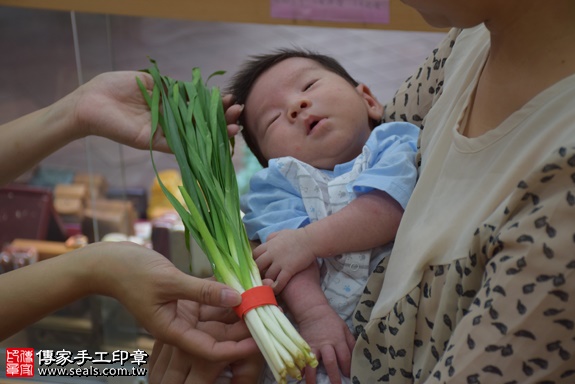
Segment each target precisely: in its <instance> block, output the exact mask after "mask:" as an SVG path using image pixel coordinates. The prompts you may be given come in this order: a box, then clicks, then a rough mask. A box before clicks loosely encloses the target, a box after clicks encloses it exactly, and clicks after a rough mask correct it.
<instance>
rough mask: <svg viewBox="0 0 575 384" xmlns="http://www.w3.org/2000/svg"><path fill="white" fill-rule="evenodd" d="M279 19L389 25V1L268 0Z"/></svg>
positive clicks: (273, 15)
mask: <svg viewBox="0 0 575 384" xmlns="http://www.w3.org/2000/svg"><path fill="white" fill-rule="evenodd" d="M270 2H271V3H270V4H271V16H272V17H275V18H279V19H293V20H322V21H339V22H355V23H373V24H377V23H380V24H387V23H389V0H270Z"/></svg>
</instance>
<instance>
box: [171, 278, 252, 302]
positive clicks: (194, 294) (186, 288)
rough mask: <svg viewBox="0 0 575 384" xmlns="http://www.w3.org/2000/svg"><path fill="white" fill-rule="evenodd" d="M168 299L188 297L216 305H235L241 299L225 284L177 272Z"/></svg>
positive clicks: (237, 293) (238, 294)
mask: <svg viewBox="0 0 575 384" xmlns="http://www.w3.org/2000/svg"><path fill="white" fill-rule="evenodd" d="M173 283H174V285H173V287H172V290H171V292H168V294H167V295H168V296H169V297H170V299H173V300H174V299H188V300H192V301H195V302H198V303H202V304H208V305H213V306H216V307H235V306H237V305H239V304H240V303H241V301H242V297H241V295H240V293H239V292H238V291H236V290H234V289H232V288H230V287H228V286H226V285H225V284H222V283H218V282H215V281H210V280H206V279H200V278H197V277H193V276H189V275H186V274H185V273H183V272H182V273H178V274H176V276H175V277H174V280H173Z"/></svg>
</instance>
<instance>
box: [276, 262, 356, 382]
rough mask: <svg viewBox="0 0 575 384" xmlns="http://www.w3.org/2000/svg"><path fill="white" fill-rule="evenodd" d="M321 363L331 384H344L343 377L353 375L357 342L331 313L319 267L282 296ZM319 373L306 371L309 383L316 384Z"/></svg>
mask: <svg viewBox="0 0 575 384" xmlns="http://www.w3.org/2000/svg"><path fill="white" fill-rule="evenodd" d="M281 297H282V299H283V301H284V302H285V304H286V305H287V306H288V309H289V311H290V313H291V314H292V315H293V317H294V320H295V322H296V323H297V325H298V328H299V333H300V334H301V336H302V337H303V338H304V339H305V340H306V341H307V342H308V344H309V345H310V347H311V349H312V351H313V353H315V354H316V357H317V358H318V360H320V361H322V362H323V365H324V367H325V369H326V371H327V374H328V376H329V378H330V382H331V383H341V374H340V371H341V373H343V375H345V376H346V377H349V375H350V367H351V353H352V351H353V347H354V345H355V338H354V337H353V335H352V334H351V332H350V331H349V328H348V327H347V325H346V323H345V322H344V321H343V320H342V319H341V317H339V315H338V314H337V313H336V312H335V311H334V310H333V309H332V307H331V306H330V305H329V302H328V301H327V299H326V297H325V294H324V293H323V291H322V290H321V287H320V280H319V269H318V266H317V263H312V264H311V265H310V266H309V267H308V268H306V269H305V270H304V271H302V272H300V273H298V274H297V275H295V276H294V277H293V278H292V279H291V280H290V283H289V284H288V285H287V286H286V287H285V289H284V290H283V292H282V295H281ZM315 376H316V369H314V368H310V367H306V371H305V377H306V382H308V383H310V382H315V381H313V379H312V378H315Z"/></svg>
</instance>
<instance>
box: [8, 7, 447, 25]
mask: <svg viewBox="0 0 575 384" xmlns="http://www.w3.org/2000/svg"><path fill="white" fill-rule="evenodd" d="M0 6H13V7H24V8H38V9H50V10H60V11H72V10H73V11H76V12H87V13H100V14H112V15H129V16H142V17H159V18H174V19H189V20H198V21H223V22H239V23H257V24H284V25H309V26H323V27H342V28H367V29H392V30H403V31H435V32H437V31H441V30H440V29H436V28H432V27H430V26H429V25H427V23H426V22H425V21H424V20H423V18H422V17H421V16H420V15H419V13H418V12H417V11H415V10H413V9H412V8H410V7H408V6H406V5H404V4H403V3H402V2H401V0H390V5H389V8H390V11H389V12H390V22H389V23H388V24H369V23H346V22H324V21H303V20H289V19H278V18H272V17H271V16H270V0H210V1H206V0H162V1H157V0H0Z"/></svg>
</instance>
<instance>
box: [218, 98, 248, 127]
mask: <svg viewBox="0 0 575 384" xmlns="http://www.w3.org/2000/svg"><path fill="white" fill-rule="evenodd" d="M222 103H223V105H224V111H225V116H226V123H227V125H228V136H229V137H232V136H235V135H237V134H238V133H239V132H240V131H241V126H240V125H239V124H238V120H239V118H240V115H241V114H242V111H243V110H244V106H243V105H238V104H234V98H233V96H232V95H225V96H224V97H222Z"/></svg>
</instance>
